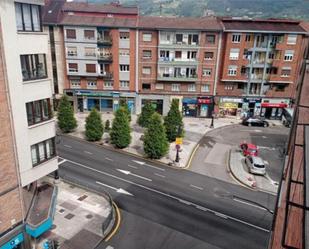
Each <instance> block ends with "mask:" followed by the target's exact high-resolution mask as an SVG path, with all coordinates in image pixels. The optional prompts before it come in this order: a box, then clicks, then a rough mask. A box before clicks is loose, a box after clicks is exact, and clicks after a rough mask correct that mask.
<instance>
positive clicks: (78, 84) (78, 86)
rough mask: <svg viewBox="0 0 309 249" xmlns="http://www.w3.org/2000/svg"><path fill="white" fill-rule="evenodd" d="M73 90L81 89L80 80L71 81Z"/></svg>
mask: <svg viewBox="0 0 309 249" xmlns="http://www.w3.org/2000/svg"><path fill="white" fill-rule="evenodd" d="M70 83H71V88H80V80H70Z"/></svg>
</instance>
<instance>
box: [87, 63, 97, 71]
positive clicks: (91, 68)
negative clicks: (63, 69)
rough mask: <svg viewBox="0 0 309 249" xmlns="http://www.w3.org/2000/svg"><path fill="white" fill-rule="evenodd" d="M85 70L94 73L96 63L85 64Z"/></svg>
mask: <svg viewBox="0 0 309 249" xmlns="http://www.w3.org/2000/svg"><path fill="white" fill-rule="evenodd" d="M86 72H87V73H95V72H96V64H86Z"/></svg>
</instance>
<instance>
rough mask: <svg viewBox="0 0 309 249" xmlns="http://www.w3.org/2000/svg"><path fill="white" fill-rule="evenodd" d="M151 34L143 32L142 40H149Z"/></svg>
mask: <svg viewBox="0 0 309 249" xmlns="http://www.w3.org/2000/svg"><path fill="white" fill-rule="evenodd" d="M151 40H152V34H151V33H143V41H144V42H151Z"/></svg>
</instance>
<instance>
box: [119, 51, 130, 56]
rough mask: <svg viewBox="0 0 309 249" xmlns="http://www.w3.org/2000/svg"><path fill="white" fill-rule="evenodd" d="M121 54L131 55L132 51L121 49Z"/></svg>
mask: <svg viewBox="0 0 309 249" xmlns="http://www.w3.org/2000/svg"><path fill="white" fill-rule="evenodd" d="M119 56H130V51H129V50H127V49H120V50H119Z"/></svg>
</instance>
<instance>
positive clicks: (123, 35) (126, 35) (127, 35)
mask: <svg viewBox="0 0 309 249" xmlns="http://www.w3.org/2000/svg"><path fill="white" fill-rule="evenodd" d="M119 38H120V40H128V39H130V33H129V32H120V33H119Z"/></svg>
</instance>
